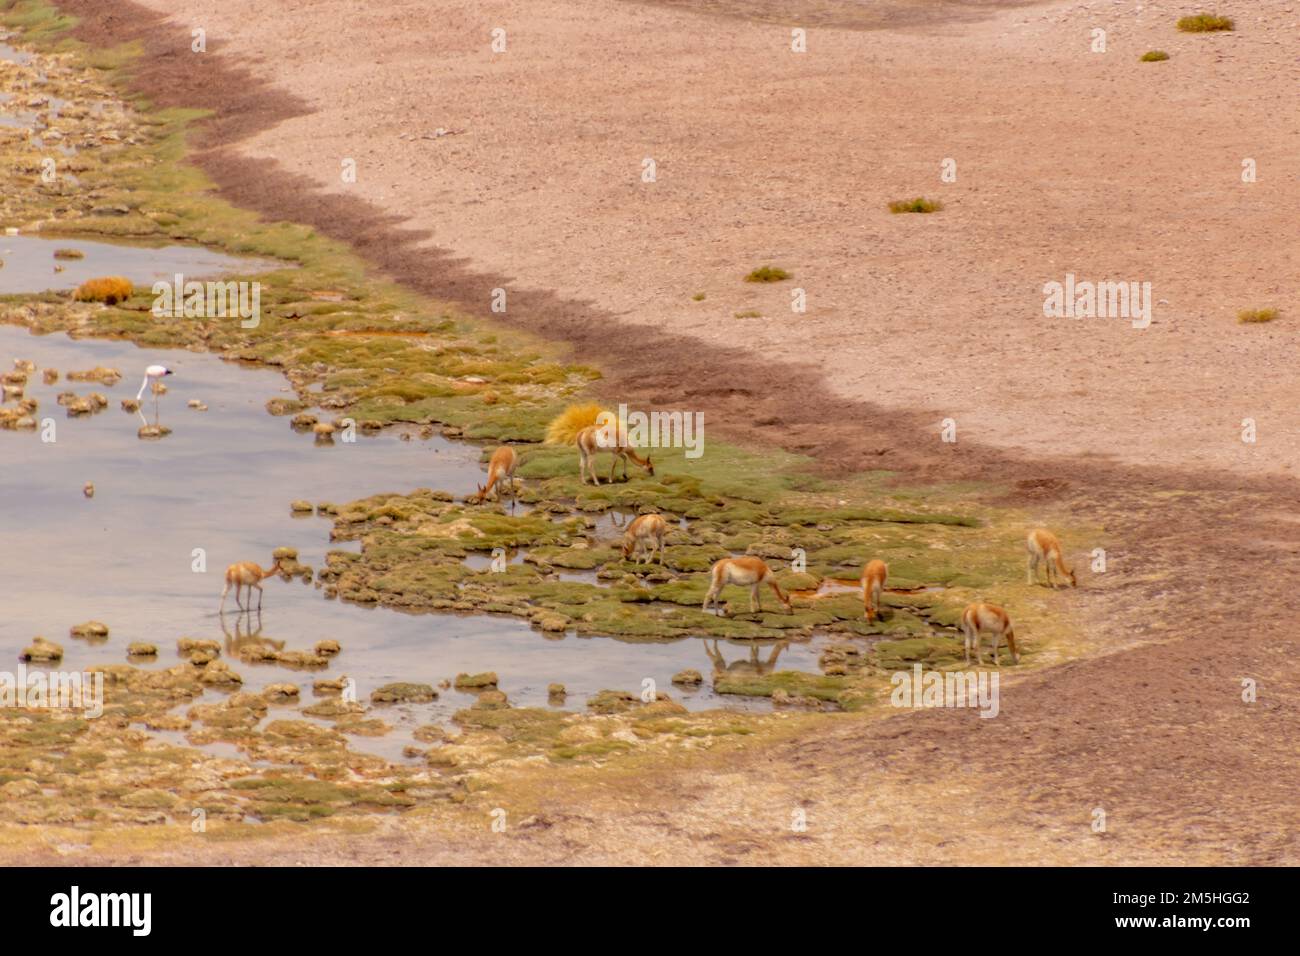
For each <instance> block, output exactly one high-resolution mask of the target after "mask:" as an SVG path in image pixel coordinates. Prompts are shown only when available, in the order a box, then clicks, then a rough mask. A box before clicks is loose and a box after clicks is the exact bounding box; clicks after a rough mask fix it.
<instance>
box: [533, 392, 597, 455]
mask: <svg viewBox="0 0 1300 956" xmlns="http://www.w3.org/2000/svg"><path fill="white" fill-rule="evenodd" d="M603 411H604V409H603V408H601V407H600V406H599V405H597V404H596V403H595V402H588V403H587V404H586V405H570V406H569V407H568V408H566V409H565V410H564V411H563V412H561V413H560V414H559V416H557V417H556V418H555V419H554V420H553V421H552V422H551V423H550V424H549V425H547V426H546V444H548V445H572V444H573V443H574V441H576V440H577V437H578V432H580V431H582V430H583V429H584V428H586V427H587V426H588V425H594V424H596V419H597V418H598V417H599V416H600V413H601V412H603Z"/></svg>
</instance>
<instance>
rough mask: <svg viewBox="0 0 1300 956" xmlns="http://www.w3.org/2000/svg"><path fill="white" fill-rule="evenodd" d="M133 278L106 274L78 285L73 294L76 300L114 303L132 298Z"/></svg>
mask: <svg viewBox="0 0 1300 956" xmlns="http://www.w3.org/2000/svg"><path fill="white" fill-rule="evenodd" d="M131 290H132V285H131V280H130V279H124V278H122V277H121V276H105V277H104V278H102V279H87V280H86V281H85V282H83V283H81V285H79V286H77V291H76V292H74V293H73V294H72V298H73V300H74V301H76V302H104V303H106V304H108V305H113V304H114V303H117V302H125V301H126V300H127V299H129V298H131Z"/></svg>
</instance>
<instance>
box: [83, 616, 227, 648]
mask: <svg viewBox="0 0 1300 956" xmlns="http://www.w3.org/2000/svg"><path fill="white" fill-rule="evenodd" d="M68 633H69V634H71V635H72V636H73V637H108V625H107V624H105V623H104V622H103V621H86V622H85V623H84V624H74V625H72V627H70V628H69V629H68ZM213 643H215V642H213Z"/></svg>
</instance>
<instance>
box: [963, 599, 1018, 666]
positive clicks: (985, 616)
mask: <svg viewBox="0 0 1300 956" xmlns="http://www.w3.org/2000/svg"><path fill="white" fill-rule="evenodd" d="M961 630H962V635H963V637H964V638H965V643H966V663H967V664H969V663H970V649H971V647H972V645H973V646H974V648H975V663H977V664H982V663H984V655H983V653H982V652H981V650H980V634H981V633H982V632H983V631H988V632H989V633H990V634H992V635H993V664H994V666H995V667H1001V666H1002V663H1001V661H999V660H998V647H999V645H1000V644H1001V643H1002V638H1003V637H1005V638H1006V639H1007V647H1008V648H1010V650H1011V659H1012V660H1013V661H1015V662H1016V663H1017V664H1019V663H1020V652H1019V651H1018V650H1016V632H1015V631H1014V630H1013V629H1012V627H1011V618H1009V617H1007V612H1006V611H1004V610H1003V609H1002V608H1000V607H998V606H997V605H996V604H982V603H979V602H976V603H975V604H970V605H967V607H966V610H964V611H962V612H961Z"/></svg>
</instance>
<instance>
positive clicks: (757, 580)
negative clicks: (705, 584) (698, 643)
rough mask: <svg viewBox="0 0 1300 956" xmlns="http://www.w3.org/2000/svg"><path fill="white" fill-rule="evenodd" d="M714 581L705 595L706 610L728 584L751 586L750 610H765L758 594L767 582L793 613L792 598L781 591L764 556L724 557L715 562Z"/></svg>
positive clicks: (779, 599)
mask: <svg viewBox="0 0 1300 956" xmlns="http://www.w3.org/2000/svg"><path fill="white" fill-rule="evenodd" d="M710 574H711V577H712V583H711V584H710V585H709V593H708V594H706V595H704V610H705V611H707V610H708V609H709V605H710V604H712V603H713V602H714V601H715V599H716V598H717V597H718V595H719V594H721V593H722V589H723V588H725V587H726V586H727V585H728V584H736V585H739V586H740V587H747V588H749V611H750V613H751V614H756V613H758V612H759V611H762V610H763V602H762V600H761V599H760V598H759V596H758V589H759V588H760V587H762V586H763V585H764V584H766V585H767V586H768V587H770V588H771V589H772V591H773V593H775V594H776V598H777V600H778V601H780V602H781V604H782V606H783V607H784V608H785V609H786V611H788V612H790V613H793V609H792V608H791V607H790V599H789V598H788V597H786V596H785V594H784V593H783V592H782V591H781V587H780V585H778V584H777V583H776V575H774V574H773V573H772V569H771V568H769V567H768V566H767V562H766V561H764V560H763V559H762V558H755V557H753V556H751V555H745V556H744V557H740V558H723V559H722V560H720V561H715V562H714V563H713V570H712V571H711V572H710Z"/></svg>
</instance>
